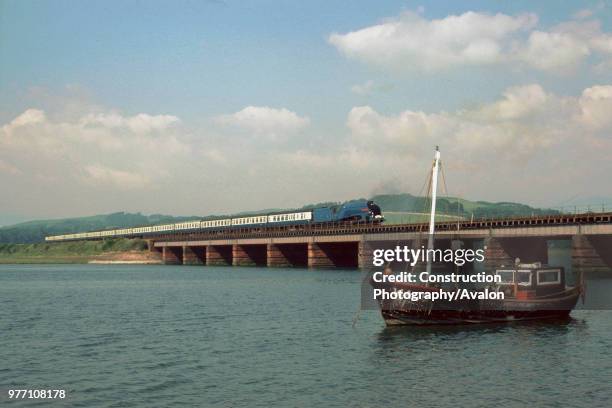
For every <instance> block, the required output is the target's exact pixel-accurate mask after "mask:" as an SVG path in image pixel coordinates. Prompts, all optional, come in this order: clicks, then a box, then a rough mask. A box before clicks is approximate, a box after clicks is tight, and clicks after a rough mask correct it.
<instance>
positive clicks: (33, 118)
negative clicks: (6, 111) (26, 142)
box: [2, 109, 46, 133]
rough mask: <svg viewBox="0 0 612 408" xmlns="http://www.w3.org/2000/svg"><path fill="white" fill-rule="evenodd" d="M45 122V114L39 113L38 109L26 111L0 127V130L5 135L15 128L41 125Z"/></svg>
mask: <svg viewBox="0 0 612 408" xmlns="http://www.w3.org/2000/svg"><path fill="white" fill-rule="evenodd" d="M45 120H46V115H45V112H43V111H41V110H40V109H27V110H26V111H25V112H23V113H22V114H21V115H19V116H17V117H16V118H15V119H13V120H12V121H11V122H10V123H8V124H6V125H4V126H2V130H3V131H4V132H6V133H10V132H12V131H13V130H14V129H16V128H19V127H22V126H28V125H33V124H37V123H41V122H44V121H45Z"/></svg>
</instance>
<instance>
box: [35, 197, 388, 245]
mask: <svg viewBox="0 0 612 408" xmlns="http://www.w3.org/2000/svg"><path fill="white" fill-rule="evenodd" d="M383 219H384V218H383V217H382V213H381V210H380V207H379V206H378V205H376V204H375V203H374V202H372V201H366V200H353V201H349V202H346V203H344V204H341V205H336V206H331V207H317V208H313V209H308V210H302V211H290V212H278V213H270V214H258V215H247V216H241V217H234V218H222V219H207V220H190V221H185V222H179V223H173V224H162V225H153V226H142V227H133V228H120V229H113V230H106V231H91V232H83V233H75V234H64V235H54V236H49V237H46V238H45V240H46V241H67V240H75V239H99V238H107V237H126V238H127V237H141V236H146V235H149V234H156V233H172V232H197V231H214V230H225V229H231V228H245V227H254V226H255V227H257V226H259V227H261V226H284V225H300V224H317V223H328V222H346V221H360V222H374V221H382V220H383Z"/></svg>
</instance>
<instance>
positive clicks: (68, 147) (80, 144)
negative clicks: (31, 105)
mask: <svg viewBox="0 0 612 408" xmlns="http://www.w3.org/2000/svg"><path fill="white" fill-rule="evenodd" d="M179 122H180V121H179V119H178V118H177V117H175V116H171V115H148V114H138V115H135V116H123V115H121V114H119V113H117V112H105V113H100V112H98V113H87V114H84V115H83V116H81V117H78V118H74V119H72V120H61V119H59V118H55V119H53V118H50V117H49V116H48V115H47V114H46V113H45V112H44V111H42V110H39V109H27V110H25V111H24V112H23V113H22V114H20V115H18V116H17V117H16V118H15V119H13V120H12V121H10V122H9V123H8V124H5V125H4V126H2V127H0V153H2V155H5V157H7V159H8V158H10V161H11V162H14V163H19V165H20V167H21V168H22V170H23V171H22V172H23V173H24V174H26V175H29V176H31V177H32V178H33V179H42V178H44V179H47V180H52V179H54V180H65V182H66V183H71V181H67V180H71V179H72V180H73V181H76V182H78V183H89V182H94V183H95V184H96V185H105V186H110V187H113V188H118V189H123V190H125V189H141V188H143V187H147V186H149V185H150V184H151V183H150V177H151V176H156V177H161V176H163V174H164V168H163V167H164V165H166V164H168V163H169V162H170V161H171V160H173V159H175V158H176V157H177V156H181V155H183V156H184V155H185V154H187V153H188V152H189V148H188V147H187V145H186V144H185V143H184V142H183V141H182V140H181V135H180V134H179V133H177V132H176V129H171V127H172V125H174V124H177V123H179ZM0 164H3V165H2V166H0V170H3V171H4V172H10V173H13V174H16V172H17V171H21V170H17V168H16V167H14V166H10V165H9V164H8V162H7V161H6V160H4V161H3V159H2V157H0Z"/></svg>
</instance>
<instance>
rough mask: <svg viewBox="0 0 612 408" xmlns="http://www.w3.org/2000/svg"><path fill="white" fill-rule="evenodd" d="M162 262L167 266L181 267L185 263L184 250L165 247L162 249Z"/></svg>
mask: <svg viewBox="0 0 612 408" xmlns="http://www.w3.org/2000/svg"><path fill="white" fill-rule="evenodd" d="M162 260H163V261H164V264H166V265H180V264H182V263H183V250H182V248H180V247H169V246H165V247H163V249H162Z"/></svg>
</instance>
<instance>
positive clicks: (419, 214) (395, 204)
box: [0, 194, 554, 243]
mask: <svg viewBox="0 0 612 408" xmlns="http://www.w3.org/2000/svg"><path fill="white" fill-rule="evenodd" d="M371 199H372V200H374V201H375V202H376V203H378V204H379V205H380V207H381V208H382V210H383V213H384V214H385V217H386V222H387V223H406V222H424V221H426V220H427V213H428V212H429V206H430V202H429V200H428V199H427V198H425V197H417V196H413V195H411V194H383V195H376V196H374V197H372V198H371ZM336 204H340V203H333V202H325V203H317V204H308V205H305V206H303V207H302V208H300V209H304V210H305V209H310V208H314V207H323V206H329V205H336ZM290 210H292V209H290ZM290 210H289V211H290ZM437 210H438V219H450V220H452V219H457V218H470V217H472V216H473V217H474V218H483V217H505V216H525V215H532V214H542V213H549V214H550V213H553V212H554V211H553V210H550V209H540V208H533V207H530V206H528V205H525V204H519V203H507V202H500V203H491V202H487V201H469V200H464V199H459V198H452V197H441V198H439V199H438V202H437ZM276 211H287V209H274V210H271V209H266V210H261V211H256V212H253V211H251V212H243V213H239V214H237V215H245V214H262V213H268V212H276ZM214 217H218V216H212V215H211V216H206V217H204V218H203V219H207V218H214ZM199 218H202V217H201V216H188V217H174V216H170V215H161V214H153V215H143V214H140V213H136V214H132V213H124V212H118V213H113V214H104V215H94V216H91V217H79V218H64V219H57V220H41V221H28V222H23V223H20V224H15V225H12V226H7V227H2V228H0V243H35V242H42V241H44V238H45V236H48V235H59V234H69V233H75V232H86V231H95V230H102V229H111V228H128V227H135V226H145V225H155V224H163V223H173V222H180V221H186V220H192V219H199Z"/></svg>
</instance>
